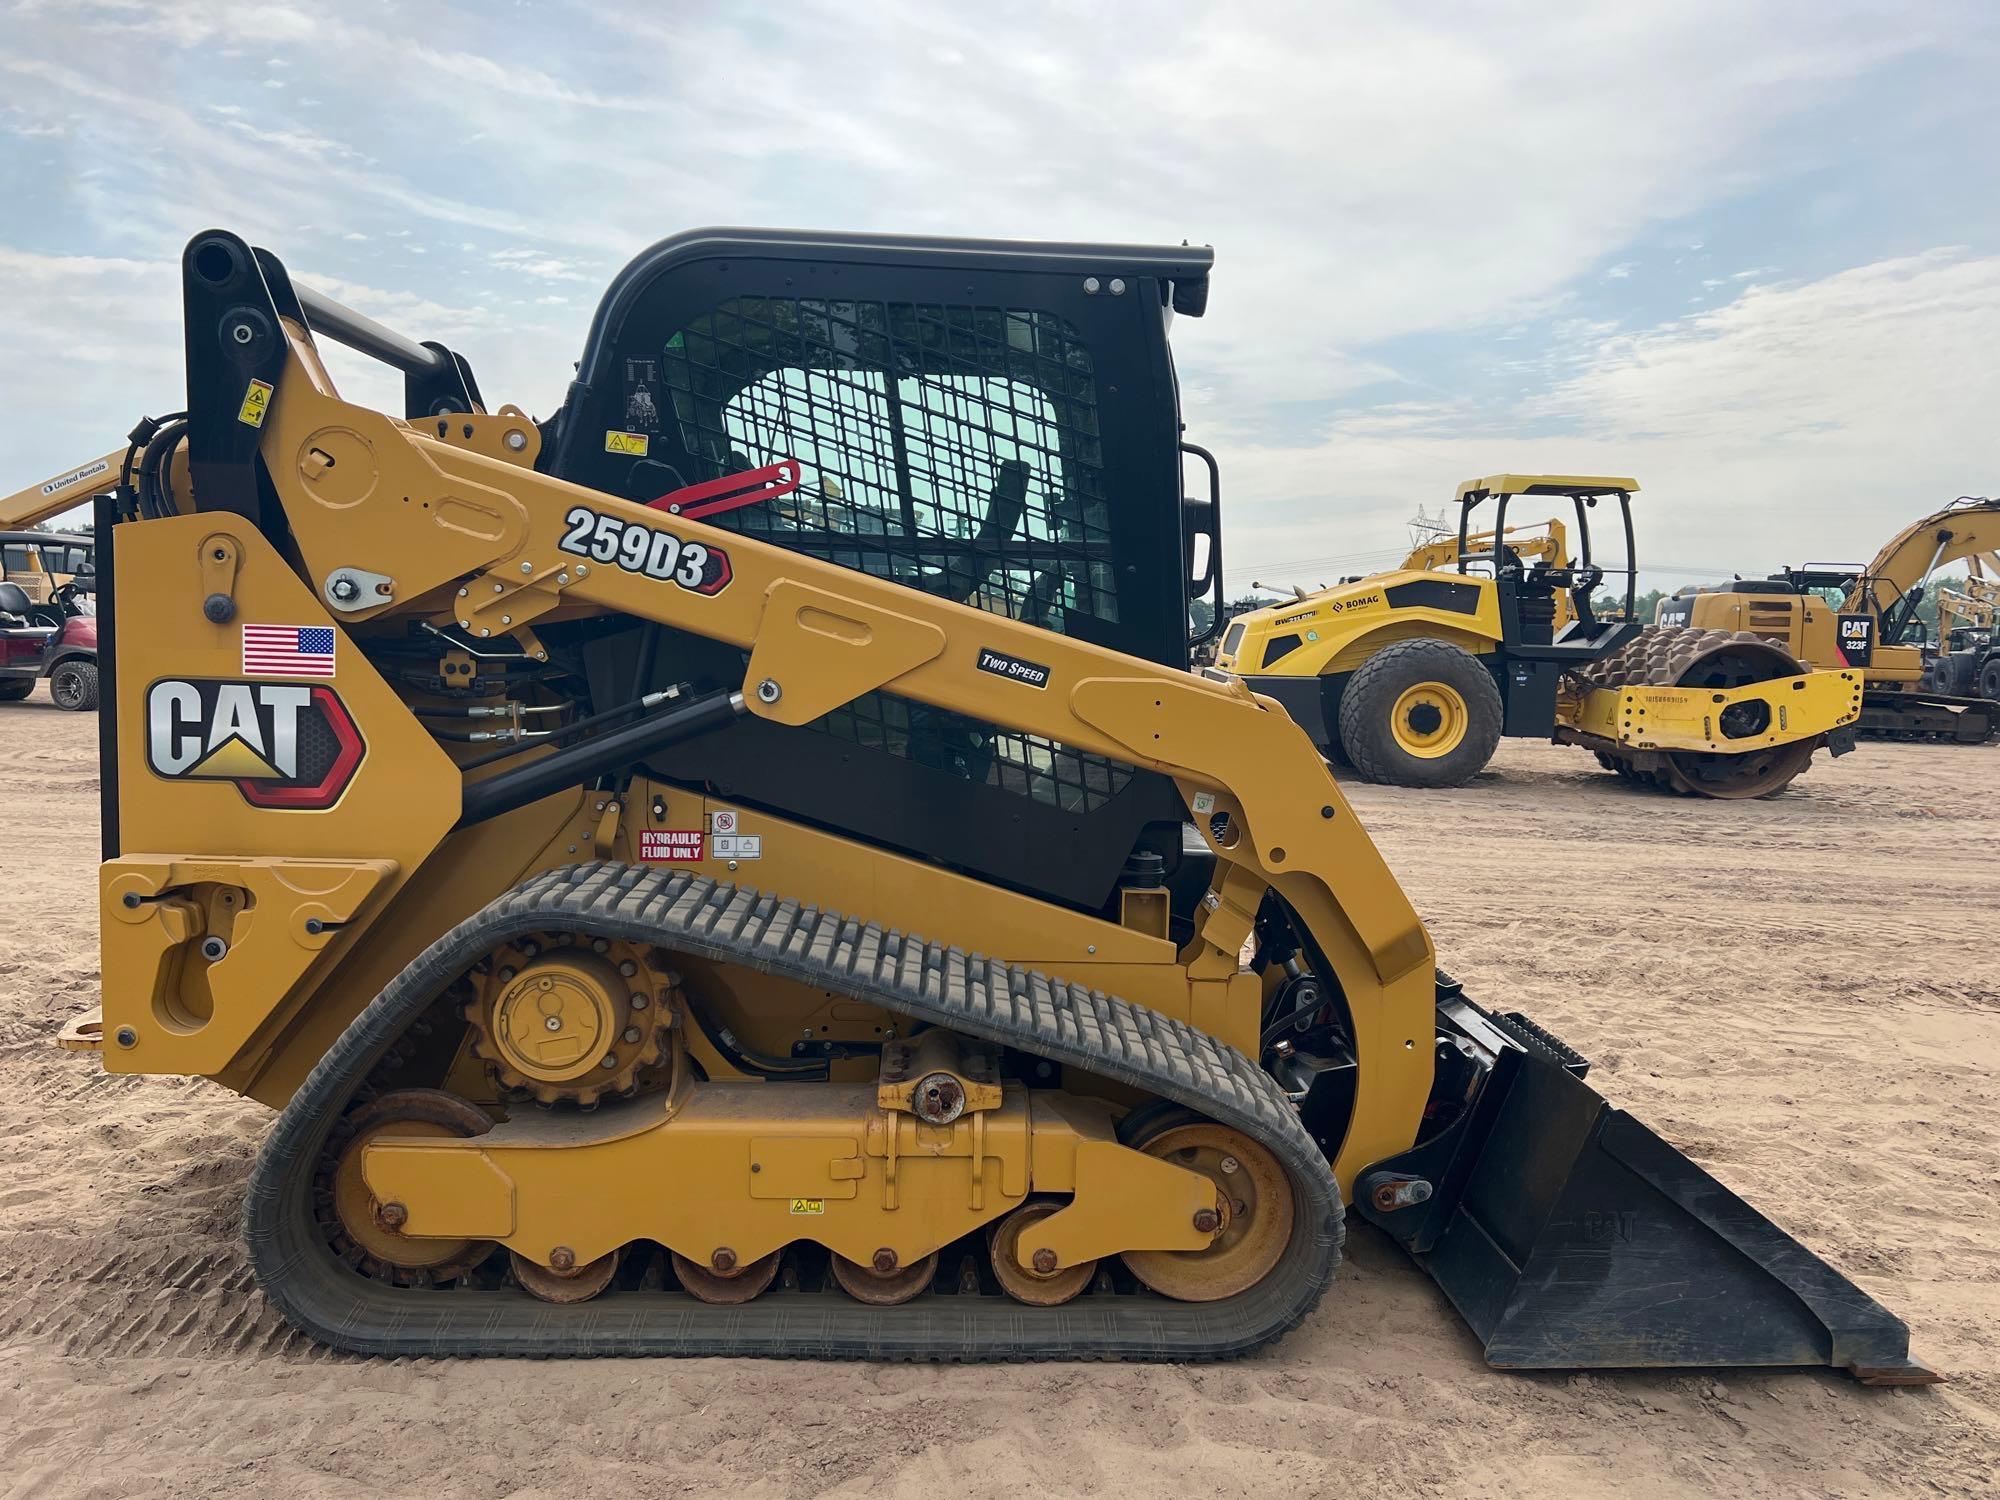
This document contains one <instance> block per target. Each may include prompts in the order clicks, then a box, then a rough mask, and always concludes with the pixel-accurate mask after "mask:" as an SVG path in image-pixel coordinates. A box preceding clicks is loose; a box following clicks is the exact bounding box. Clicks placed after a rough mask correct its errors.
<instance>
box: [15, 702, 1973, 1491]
mask: <svg viewBox="0 0 2000 1500" xmlns="http://www.w3.org/2000/svg"><path fill="white" fill-rule="evenodd" d="M93 729H94V726H93V724H92V722H91V721H90V720H88V719H85V718H82V717H78V716H74V715H68V714H62V713H59V712H57V711H55V710H54V709H53V708H51V707H50V706H49V705H48V704H47V703H46V701H45V700H43V699H41V698H39V697H38V698H37V700H35V701H34V702H32V703H29V704H25V705H22V706H19V707H14V706H9V707H7V708H6V709H4V710H0V827H4V828H5V830H6V848H7V860H6V865H7V880H8V890H7V894H6V896H5V898H4V906H0V911H4V921H0V1494H5V1495H7V1496H25V1495H50V1496H82V1495H93V1496H95V1495H106V1496H109V1495H129V1494H163V1495H213V1494H259V1495H270V1494H286V1495H289V1496H307V1495H319V1494H333V1493H342V1492H346V1491H349V1490H350V1489H352V1488H353V1487H355V1486H366V1487H367V1489H369V1490H370V1491H373V1492H376V1493H380V1494H389V1495H422V1496H424V1497H426V1500H443V1497H456V1496H480V1497H487V1496H501V1495H516V1496H541V1495H547V1496H555V1495H563V1496H588V1495H613V1494H616V1495H672V1494H705V1493H711V1492H716V1491H728V1492H730V1493H731V1494H732V1495H735V1496H738V1497H745V1500H748V1497H762V1496H802V1495H813V1494H820V1493H828V1492H831V1493H836V1494H862V1493H868V1494H870V1495H888V1496H900V1495H913V1496H917V1495H920V1496H923V1497H925V1500H935V1497H936V1496H938V1495H951V1496H954V1497H958V1496H984V1495H1006V1496H1010V1497H1011V1496H1016V1495H1020V1494H1023V1493H1035V1492H1042V1493H1090V1492H1100V1491H1118V1492H1122V1493H1123V1494H1126V1495H1143V1494H1153V1493H1161V1492H1165V1491H1167V1490H1169V1489H1171V1490H1173V1491H1175V1492H1178V1493H1188V1494H1203V1495H1210V1496H1218V1497H1221V1496H1239V1495H1240V1496H1249V1495H1256V1496H1260V1497H1263V1496H1273V1495H1278V1496H1289V1495H1294V1494H1298V1495H1319V1494H1332V1493H1335V1492H1341V1493H1348V1494H1353V1493H1359V1494H1382V1495H1390V1494H1395V1495H1400V1494H1428V1495H1475V1496H1497V1495H1517V1494H1529V1493H1568V1494H1607V1493H1611V1492H1613V1491H1614V1490H1615V1491H1617V1492H1618V1493H1619V1494H1620V1495H1622V1496H1626V1497H1646V1496H1659V1495H1675V1496H1678V1495H1699V1496H1704V1497H1712V1496H1726V1495H1747V1496H1776V1495H1794V1494H1811V1495H1852V1496H1860V1495H1938V1494H1950V1495H1959V1494H1986V1493H1994V1492H1995V1488H1996V1482H1995V1479H1994V1472H1995V1466H1996V1463H2000V1138H1996V1127H2000V961H1996V944H2000V863H1996V861H1995V859H1994V848H1995V844H1994V836H1995V832H1996V827H1997V826H2000V825H1996V821H1995V817H1994V813H1993V788H1994V785H1995V783H1996V781H2000V751H1984V750H1952V749H1929V748H1924V747H1904V746H1871V747H1864V749H1863V750H1862V751H1861V752H1859V753H1857V754H1855V755H1852V756H1850V757H1848V758H1846V759H1845V760H1842V761H1840V762H1838V763H1837V764H1829V763H1828V762H1827V761H1826V760H1825V759H1824V758H1823V757H1822V758H1821V760H1820V761H1819V762H1818V763H1817V764H1816V766H1815V767H1814V769H1813V770H1812V772H1811V773H1810V774H1809V775H1808V776H1806V777H1805V778H1804V779H1803V780H1802V781H1800V782H1799V783H1797V784H1796V785H1795V786H1794V788H1793V789H1792V790H1791V791H1790V792H1789V793H1787V794H1786V795H1785V796H1783V797H1782V798H1780V799H1778V800H1776V801H1772V802H1763V803H1749V804H1742V803H1738V804H1731V805H1721V804H1704V803H1696V802H1681V801H1675V800H1671V799H1668V798H1665V797H1661V796H1658V795H1655V794H1649V793H1640V792H1635V791H1632V790H1630V789H1627V788H1625V787H1623V786H1622V785H1620V784H1619V783H1618V782H1616V781H1615V780H1614V779H1613V778H1611V777H1610V776H1607V775H1604V774H1602V773H1600V772H1598V771H1597V770H1596V769H1595V767H1594V765H1592V763H1591V762H1590V761H1589V760H1588V758H1587V757H1585V756H1583V755H1581V754H1580V753H1577V752H1572V751H1566V750H1561V749H1557V748H1555V747H1552V746H1544V745H1528V744H1509V745H1507V746H1505V747H1504V748H1503V750H1502V752H1501V755H1500V757H1499V760H1498V763H1497V766H1496V768H1495V769H1494V770H1493V771H1492V772H1490V773H1489V774H1487V775H1485V776H1483V777H1482V778H1481V779H1480V780H1479V782H1478V783H1477V784H1476V785H1474V786H1473V787H1471V788H1467V789H1465V790H1463V791H1460V792H1455V793H1419V792H1407V791H1392V790H1386V789H1382V788H1375V787H1359V788H1357V789H1355V792H1354V800H1355V802H1356V803H1357V804H1358V806H1359V808H1360V809H1361V811H1362V814H1363V816H1364V817H1365V818H1366V820H1367V822H1368V824H1369V826H1370V827H1371V828H1372V829H1373V830H1374V832H1375V835H1376V837H1377V838H1378V839H1379V840H1380V841H1381V843H1382V845H1383V847H1384V849H1385V850H1386V852H1387V853H1388V855H1389V858H1390V860H1391V862H1392V863H1393V864H1394V866H1395V867H1396V869H1397V870H1398V871H1399V873H1400V875H1401V877H1402V879H1403V880H1404V881H1405V883H1406V884H1407V885H1408V886H1409V888H1410V890H1411V892H1412V894H1413V895H1414V897H1415V899H1416V901H1417V903H1418V905H1419V907H1420V908H1421V909H1422V910H1423V911H1424V913H1425V914H1426V916H1427V917H1428V918H1429V920H1430V921H1431V922H1432V924H1433V927H1434V930H1435V932H1436V935H1437V941H1438V947H1439V950H1440V952H1441V954H1442V955H1443V958H1444V961H1445V963H1446V964H1447V966H1448V967H1450V968H1452V969H1454V970H1455V971H1456V972H1457V973H1458V974H1459V975H1460V977H1461V978H1463V979H1464V980H1466V981H1467V982H1468V984H1469V986H1470V987H1471V988H1472V990H1473V992H1474V993H1475V995H1477V996H1478V997H1479V998H1481V999H1482V1000H1485V1001H1487V1002H1489V1003H1491V1002H1494V1001H1502V1002H1504V1004H1505V1006H1507V1007H1508V1008H1519V1009H1523V1010H1526V1011H1527V1012H1529V1013H1530V1014H1531V1015H1533V1016H1535V1017H1537V1018H1538V1019H1540V1020H1541V1021H1543V1022H1544V1023H1546V1024H1548V1025H1550V1026H1551V1027H1553V1028H1554V1029H1555V1030H1557V1031H1558V1032H1559V1033H1560V1034H1562V1035H1563V1036H1564V1037H1565V1038H1567V1039H1568V1040H1570V1041H1571V1042H1573V1043H1574V1044H1575V1045H1577V1046H1578V1047H1580V1048H1581V1049H1582V1050H1583V1051H1584V1052H1585V1053H1586V1054H1588V1055H1589V1056H1591V1057H1592V1058H1593V1059H1594V1060H1595V1063H1596V1069H1597V1071H1596V1073H1595V1074H1594V1075H1593V1076H1594V1078H1595V1079H1596V1081H1597V1082H1598V1083H1599V1086H1600V1087H1601V1088H1602V1089H1603V1090H1604V1092H1605V1093H1606V1094H1607V1095H1609V1096H1610V1097H1611V1098H1613V1099H1614V1100H1616V1101H1618V1102H1620V1103H1622V1104H1624V1105H1626V1106H1627V1107H1629V1108H1631V1109H1632V1110H1633V1111H1634V1113H1636V1114H1638V1115H1639V1116H1640V1117H1641V1118H1643V1119H1645V1120H1647V1121H1648V1122H1649V1123H1651V1124H1652V1125H1653V1126H1654V1127H1655V1128H1657V1129H1659V1130H1660V1131H1662V1132H1663V1133H1664V1134H1665V1135H1666V1136H1667V1137H1668V1138H1669V1139H1671V1140H1672V1141H1674V1142H1675V1143H1676V1144H1677V1145H1679V1146H1680V1147H1682V1148H1683V1149H1685V1150H1686V1151H1688V1152H1689V1153H1691V1154H1692V1155H1693V1156H1694V1157H1696V1158H1697V1159H1698V1160H1700V1161H1701V1162H1702V1163H1704V1164H1705V1165H1707V1166H1709V1167H1710V1168H1711V1169H1713V1170H1714V1171H1715V1172H1716V1173H1717V1174H1718V1175H1720V1176H1721V1177H1722V1178H1723V1179H1724V1180H1725V1181H1726V1182H1728V1183H1729V1184H1731V1185H1732V1186H1734V1187H1736V1188H1737V1189H1739V1190H1740V1191H1742V1192H1743V1193H1744V1194H1745V1196H1747V1197H1748V1198H1749V1199H1750V1200H1751V1201H1752V1202H1754V1203H1756V1204H1758V1205H1759V1206H1760V1207H1762V1208H1763V1209H1764V1210H1765V1211H1766V1212H1767V1213H1769V1214H1770V1215H1771V1216H1772V1217H1774V1218H1775V1219H1776V1220H1777V1221H1778V1222H1779V1223H1780V1224H1782V1225H1784V1226H1786V1227H1787V1228H1789V1229H1791V1230H1792V1231H1793V1232H1794V1233H1796V1234H1798V1235H1799V1236H1801V1237H1802V1238H1803V1239H1804V1240H1805V1241H1806V1243H1807V1244H1808V1245H1810V1246H1811V1247H1812V1248H1813V1249H1815V1250H1816V1251H1818V1252H1819V1253H1820V1254H1821V1255H1823V1256H1825V1257H1827V1258H1828V1259H1829V1260H1831V1261H1832V1262H1833V1263H1834V1264H1835V1265H1836V1266H1838V1267H1839V1268H1840V1269H1841V1270H1843V1271H1844V1272H1846V1273H1847V1274H1848V1275H1850V1276H1852V1277H1854V1278H1855V1280H1857V1281H1858V1282H1860V1283H1861V1285H1862V1286H1863V1287H1865V1288H1866V1289H1867V1290H1868V1291H1870V1292H1871V1293H1873V1294H1874V1295H1875V1296H1877V1297H1878V1298H1880V1299H1881V1300H1882V1301H1884V1302H1886V1303H1887V1304H1888V1305H1889V1306H1890V1307H1891V1308H1892V1309H1894V1310H1895V1311H1897V1312H1898V1313H1900V1314H1901V1315H1902V1316H1903V1317H1904V1318H1906V1319H1907V1320H1908V1321H1909V1323H1910V1325H1911V1327H1912V1329H1913V1337H1914V1345H1915V1348H1916V1350H1917V1352H1918V1353H1919V1355H1920V1356H1921V1357H1923V1358H1925V1359H1927V1360H1929V1361H1930V1362H1931V1363H1933V1364H1934V1365H1936V1366H1937V1367H1938V1368H1940V1369H1943V1370H1946V1371H1948V1372H1949V1373H1950V1374H1951V1376H1952V1381H1953V1383H1952V1384H1950V1385H1948V1386H1944V1387H1942V1388H1937V1389H1932V1390H1928V1391H1870V1390H1865V1389H1863V1388H1861V1387H1860V1386H1858V1385H1855V1384H1854V1383H1852V1382H1851V1381H1849V1380H1847V1379H1845V1378H1844V1377H1839V1376H1835V1375H1832V1374H1830V1373H1796V1372H1787V1373H1758V1374H1745V1373H1736V1372H1728V1373H1723V1374H1719V1375H1710V1374H1673V1375H1623V1374H1621V1375H1609V1376H1606V1375H1589V1376H1565V1375H1547V1376H1520V1375H1503V1374H1500V1373H1497V1372H1495V1371H1491V1370H1488V1369H1487V1368H1486V1367H1485V1366H1484V1364H1483V1363H1482V1362H1481V1360H1480V1356H1479V1351H1478V1348H1477V1346H1476V1345H1475V1343H1474V1342H1473V1340H1472V1339H1471V1337H1470V1336H1469V1335H1468V1334H1467V1333H1466V1332H1465V1331H1464V1329H1463V1328H1462V1326H1461V1325H1460V1324H1458V1323H1457V1322H1456V1321H1455V1319H1454V1318H1453V1317H1452V1315H1451V1314H1450V1312H1449V1311H1448V1309H1447V1307H1446V1305H1445V1304H1444V1302H1443V1300H1442V1298H1441V1297H1440V1296H1439V1294H1438V1293H1437V1292H1436V1291H1435V1290H1434V1289H1433V1288H1432V1286H1431V1285H1430V1283H1429V1282H1428V1281H1427V1280H1426V1279H1425V1278H1424V1277H1423V1276H1422V1275H1421V1274H1419V1273H1418V1272H1417V1271H1416V1270H1414V1269H1413V1268H1412V1267H1411V1266H1410V1265H1409V1264H1408V1263H1406V1262H1405V1261H1404V1260H1402V1259H1401V1258H1400V1256H1399V1255H1398V1254H1397V1253H1395V1252H1394V1251H1393V1250H1392V1249H1391V1248H1390V1247H1389V1246H1388V1244H1387V1243H1386V1242H1385V1241H1384V1240H1382V1239H1381V1238H1380V1237H1379V1236H1377V1235H1376V1234H1375V1233H1374V1232H1373V1231H1369V1230H1366V1229H1357V1230H1355V1231H1353V1232H1352V1233H1351V1237H1350V1245H1351V1252H1352V1253H1351V1256H1350V1260H1349V1262H1348V1264H1347V1266H1346V1267H1345V1268H1344V1269H1343V1271H1342V1276H1341V1280H1340V1282H1339V1284H1338V1285H1337V1286H1336V1287H1335V1289H1334V1291H1333V1293H1332V1294H1331V1295H1330V1296H1329V1297H1328V1298H1327V1300H1326V1301H1325V1302H1324V1304H1322V1306H1321V1308H1320V1309H1319V1311H1318V1312H1317V1313H1316V1314H1315V1315H1314V1316H1313V1317H1312V1319H1311V1320H1310V1321H1309V1322H1308V1323H1307V1324H1306V1326H1305V1327H1304V1328H1302V1329H1300V1330H1299V1331H1298V1332H1296V1333H1294V1334H1293V1335H1292V1336H1291V1337H1289V1338H1288V1339H1286V1340H1285V1341H1284V1342H1283V1343H1282V1344H1280V1345H1279V1346H1278V1347H1277V1348H1276V1349H1275V1350H1272V1351H1269V1352H1267V1353H1266V1354H1264V1355H1263V1356H1261V1357H1259V1358H1257V1359H1254V1360H1251V1361H1248V1362H1246V1363H1243V1364H1239V1365H1233V1366H1216V1367H1192V1368H1181V1367H1137V1366H1133V1367H1126V1366H1111V1367H1095V1366H1029V1367H1010V1368H999V1369H932V1368H906V1367H892V1366H867V1365H841V1366H831V1367H814V1366H811V1365H806V1364H784V1363H761V1362H750V1361H745V1362H732V1361H720V1360H710V1361H693V1362H669V1361H659V1362H654V1361H606V1362H597V1363H581V1362H579V1363H569V1362H552V1363H540V1364H522V1363H492V1364H472V1363H446V1362H434V1361H395V1362H376V1363H368V1362H363V1361H358V1360H352V1359H347V1358H343V1357H336V1356H330V1355H328V1354H326V1353H325V1352H323V1351H321V1350H319V1349H317V1348H316V1347H314V1346H312V1345H310V1344H307V1343H305V1342H304V1341H302V1340H301V1339H299V1338H297V1337H296V1336H294V1335H292V1334H290V1333H289V1332H288V1331H287V1330H286V1329H285V1328H284V1327H283V1326H282V1325H281V1324H280V1323H279V1322H278V1321H277V1320H276V1318H275V1317H274V1315H273V1314H271V1313H270V1312H269V1310H268V1309H266V1308H265V1307H264V1306H263V1304H262V1302H261V1301H260V1299H259V1297H258V1295H257V1293H256V1291H255V1289H254V1287H253V1286H252V1285H251V1281H250V1275H249V1271H248V1270H247V1268H246V1265H245V1262H244V1257H243V1253H242V1251H241V1249H240V1247H239V1245H238V1242H237V1239H236V1224H235V1220H236V1213H237V1203H238V1199H239V1195H240V1193H241V1191H242V1187H243V1183H244V1179H245V1176H246V1174H247V1171H248V1167H249V1162H250V1158H251V1154H252V1152H253V1150H254V1149H255V1147H256V1144H257V1142H258V1139H259V1137H260V1136H261V1135H262V1133H263V1131H264V1129H265V1127H266V1124H267V1122H268V1119H269V1116H268V1115H267V1114H266V1113H265V1112H264V1111H263V1110H262V1109H260V1108H259V1107H257V1106H255V1105H251V1104H247V1103H245V1102H243V1101H241V1100H238V1099H236V1098H234V1097H233V1096H231V1095H228V1094H225V1093H224V1092H222V1091H221V1090H219V1089H216V1088H214V1087H212V1086H210V1085H207V1084H202V1083H190V1082H183V1081H175V1080H140V1079H127V1078H111V1077H108V1076H106V1075H104V1074H102V1073H100V1072H99V1071H98V1069H97V1066H96V1064H95V1062H94V1061H92V1060H90V1059H85V1058H76V1057H71V1056H68V1055H65V1054H61V1053H59V1052H57V1051H56V1050H55V1049H54V1048H53V1047H52V1046H51V1045H50V1044H49V1041H48V1038H49V1035H50V1034H51V1033H52V1032H53V1031H54V1030H55V1028H56V1026H57V1025H58V1023H59V1022H60V1021H62V1020H63V1019H64V1018H66V1017H67V1016H69V1015H70V1014H71V1013H72V1012H74V1011H77V1010H81V1009H84V1008H87V1007H88V1006H89V1005H91V1004H93V1003H95V1000H96V987H97V969H96V933H95V911H96V896H95V889H96V883H95V869H94V866H95V860H96V837H97V827H96V804H95V793H96V786H97V782H96V775H95V760H94V750H93V739H92V734H93Z"/></svg>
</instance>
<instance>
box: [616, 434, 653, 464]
mask: <svg viewBox="0 0 2000 1500" xmlns="http://www.w3.org/2000/svg"><path fill="white" fill-rule="evenodd" d="M651 443H652V439H651V438H649V437H647V436H646V434H645V433H643V432H607V433H605V434H604V451H605V452H606V453H626V454H630V455H631V456H632V457H633V458H644V457H645V456H646V449H647V448H648V446H650V445H651Z"/></svg>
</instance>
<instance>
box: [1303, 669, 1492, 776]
mask: <svg viewBox="0 0 2000 1500" xmlns="http://www.w3.org/2000/svg"><path fill="white" fill-rule="evenodd" d="M1425 682H1441V683H1444V684H1445V685H1446V686H1448V687H1451V688H1453V689H1455V690H1456V691H1457V693H1458V695H1459V697H1461V698H1463V699H1464V700H1465V708H1466V719H1467V723H1466V729H1465V737H1464V738H1463V739H1461V740H1460V741H1459V742H1458V744H1457V745H1456V746H1455V747H1454V748H1453V749H1452V750H1450V751H1449V752H1447V753H1446V754H1444V755H1440V756H1437V757H1435V758H1434V759H1428V760H1427V759H1425V758H1424V757H1423V756H1420V755H1412V754H1411V753H1410V752H1409V751H1407V750H1405V749H1403V747H1402V746H1400V745H1398V744H1397V743H1396V734H1395V729H1394V726H1393V725H1392V724H1391V723H1390V716H1391V713H1392V711H1393V710H1394V708H1395V706H1396V700H1397V699H1398V698H1400V697H1402V695H1403V694H1404V693H1405V692H1407V691H1408V690H1409V689H1411V688H1413V687H1416V686H1417V685H1418V684H1420V683H1425ZM1503 717H1504V715H1503V711H1502V709H1501V706H1500V689H1499V688H1497V687H1495V686H1494V684H1493V674H1492V673H1490V672H1488V671H1487V670H1486V668H1485V667H1484V666H1482V665H1481V664H1480V662H1479V659H1478V658H1477V657H1475V656H1474V655H1473V654H1472V653H1471V652H1469V651H1466V650H1464V649H1462V648H1461V647H1458V646H1454V645H1452V644H1451V642H1449V641H1440V640H1433V639H1431V638H1430V637H1427V636H1419V637H1417V638H1416V639H1414V640H1407V641H1393V642H1391V643H1390V644H1389V645H1387V646H1384V647H1383V648H1382V649H1381V650H1380V651H1377V652H1376V653H1375V654H1374V655H1373V656H1371V657H1369V658H1368V660H1367V661H1365V662H1363V663H1362V664H1361V665H1360V666H1359V667H1358V668H1357V669H1356V670H1355V673H1354V675H1353V676H1352V677H1350V678H1348V680H1347V690H1346V691H1345V692H1344V693H1342V694H1341V698H1340V741H1341V748H1342V749H1344V750H1345V751H1346V752H1347V758H1348V760H1349V761H1350V762H1351V763H1352V764H1353V766H1354V769H1355V770H1357V771H1359V772H1360V773H1361V774H1362V775H1363V776H1364V777H1366V778H1367V779H1368V780H1370V781H1374V782H1380V783H1382V784H1383V785H1385V786H1422V787H1446V786H1463V785H1465V783H1466V782H1468V781H1470V780H1471V779H1472V778H1473V777H1474V776H1476V775H1478V774H1479V772H1480V771H1481V770H1483V769H1484V768H1485V766H1486V763H1487V762H1488V761H1489V760H1491V759H1492V758H1493V750H1494V747H1495V746H1497V745H1498V744H1499V743H1500V725H1501V721H1502V718H1503Z"/></svg>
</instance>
